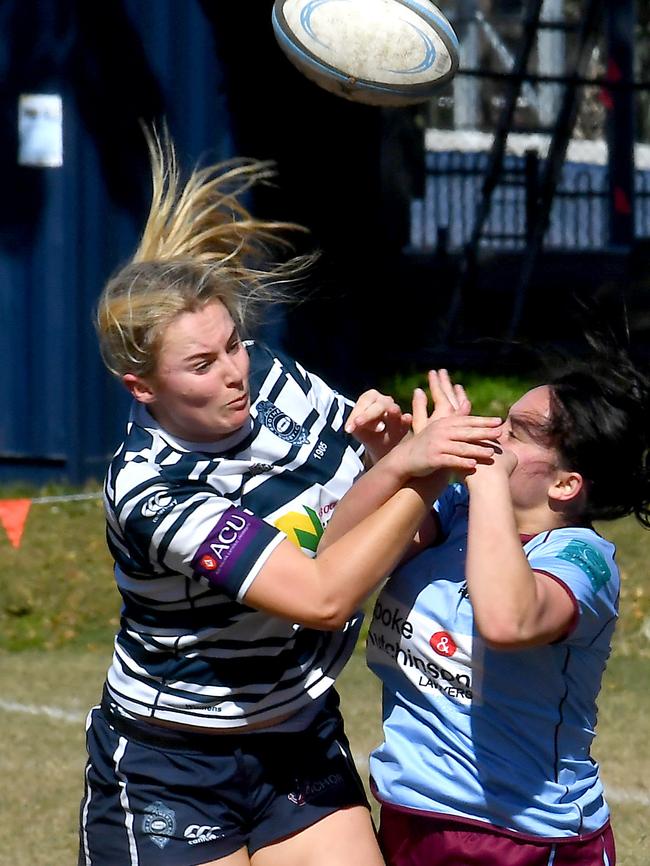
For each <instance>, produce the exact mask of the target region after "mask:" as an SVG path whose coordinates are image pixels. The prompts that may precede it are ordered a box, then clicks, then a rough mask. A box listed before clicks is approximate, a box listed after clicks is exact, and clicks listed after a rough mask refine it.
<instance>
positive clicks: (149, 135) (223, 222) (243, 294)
mask: <svg viewBox="0 0 650 866" xmlns="http://www.w3.org/2000/svg"><path fill="white" fill-rule="evenodd" d="M145 136H146V140H147V145H148V149H149V157H150V163H151V179H152V199H151V207H150V210H149V215H148V217H147V221H146V223H145V226H144V230H143V232H142V237H141V239H140V242H139V244H138V248H137V250H136V251H135V253H134V254H133V257H132V258H131V260H130V262H129V263H128V264H126V265H125V266H124V267H123V268H121V270H119V271H118V272H117V273H116V274H115V275H114V276H112V277H111V279H110V280H109V281H108V283H107V284H106V286H105V288H104V290H103V291H102V293H101V295H100V298H99V301H98V304H97V312H96V320H95V325H96V329H97V333H98V336H99V346H100V351H101V354H102V358H103V360H104V363H105V364H106V366H107V367H108V369H109V370H110V371H111V372H112V373H113V374H114V375H116V376H118V377H122V376H123V375H124V374H125V373H135V374H136V375H140V376H146V375H150V374H151V373H153V372H154V371H155V368H156V362H157V357H158V351H159V349H160V344H161V341H162V336H163V334H164V331H165V329H166V328H167V326H168V325H169V324H170V323H171V322H172V321H173V320H174V319H175V318H176V317H177V316H179V315H180V314H181V313H185V312H194V311H196V310H198V309H201V308H202V307H203V306H205V304H208V303H210V302H213V301H220V302H221V303H223V304H224V306H225V307H226V308H227V309H228V311H229V313H230V314H231V316H232V317H233V320H234V321H235V323H236V324H237V326H238V327H239V328H240V329H245V328H247V327H249V326H250V323H251V322H252V321H253V320H254V318H255V315H256V312H257V310H258V308H259V307H260V305H261V304H263V303H266V302H277V301H278V300H285V299H286V296H287V294H286V287H287V284H288V283H291V282H293V281H295V280H296V279H297V278H299V277H300V276H302V275H303V273H304V271H305V270H306V268H307V267H308V266H309V264H311V262H312V261H313V259H314V256H293V257H291V258H289V260H288V261H285V262H282V263H275V262H271V261H270V260H269V257H270V251H271V249H272V248H273V247H284V248H289V249H290V247H291V245H290V243H289V242H288V240H287V239H286V237H285V234H286V233H287V232H288V231H295V230H299V231H305V229H304V228H302V226H298V225H296V224H295V223H287V222H274V221H266V220H257V219H255V218H254V217H253V216H251V214H250V213H249V212H248V210H247V209H246V207H245V206H244V205H243V204H242V202H241V197H242V196H243V195H244V194H245V193H247V192H248V191H249V190H250V189H251V188H252V187H253V186H255V185H257V184H260V183H269V181H270V180H271V178H272V177H273V176H274V168H273V164H272V163H271V162H262V161H256V160H251V159H232V160H227V161H224V162H220V163H215V164H213V165H209V166H207V167H206V168H201V169H195V170H194V171H193V172H192V173H191V175H190V176H189V178H188V179H187V181H186V182H185V183H184V184H183V183H182V182H181V177H180V172H179V169H178V163H177V159H176V153H175V149H174V146H173V143H172V142H171V140H170V138H169V135H168V134H167V131H166V130H165V132H164V134H163V137H162V139H161V138H160V136H159V135H158V134H157V132H156V131H155V130H149V129H145Z"/></svg>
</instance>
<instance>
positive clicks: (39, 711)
mask: <svg viewBox="0 0 650 866" xmlns="http://www.w3.org/2000/svg"><path fill="white" fill-rule="evenodd" d="M0 710H5V711H6V712H8V713H25V714H26V715H29V716H48V717H49V718H50V719H58V720H59V721H61V722H74V723H75V724H79V723H80V722H83V720H84V719H85V717H86V716H85V714H84V713H70V712H68V711H67V710H62V709H60V708H59V707H44V706H31V705H30V704H19V703H16V702H15V701H4V700H2V698H0Z"/></svg>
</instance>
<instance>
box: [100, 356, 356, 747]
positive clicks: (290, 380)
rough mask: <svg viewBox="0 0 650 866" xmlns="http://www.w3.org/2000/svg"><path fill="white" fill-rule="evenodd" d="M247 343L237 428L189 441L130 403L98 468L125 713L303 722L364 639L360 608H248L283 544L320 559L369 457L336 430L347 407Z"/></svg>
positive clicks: (111, 684) (215, 722)
mask: <svg viewBox="0 0 650 866" xmlns="http://www.w3.org/2000/svg"><path fill="white" fill-rule="evenodd" d="M246 347H247V349H248V352H249V355H250V360H251V365H250V390H251V417H250V422H249V424H248V425H247V426H245V427H244V428H242V429H241V430H239V431H237V432H236V433H235V434H233V435H232V436H230V437H228V438H226V439H222V440H219V441H218V442H216V443H214V444H208V445H206V443H202V444H201V445H200V446H199V445H196V444H195V443H189V442H184V441H182V440H179V439H177V438H174V437H172V436H170V435H169V434H168V433H167V432H166V431H165V430H163V429H162V428H161V427H160V426H159V425H158V424H157V423H156V421H155V420H154V419H153V417H152V416H151V415H150V414H149V413H148V412H147V410H146V409H145V407H144V406H143V405H142V404H139V403H135V404H134V406H133V409H132V412H131V417H130V419H129V422H128V426H127V435H126V438H125V440H124V442H123V444H122V445H121V447H120V448H119V449H118V451H117V453H116V454H115V457H114V458H113V460H112V462H111V464H110V467H109V470H108V473H107V477H106V483H105V504H106V513H107V539H108V545H109V548H110V550H111V553H112V555H113V557H114V559H115V577H116V580H117V585H118V588H119V591H120V593H121V595H122V598H123V607H122V617H121V627H120V631H119V633H118V635H117V637H116V640H115V651H114V655H113V661H112V665H111V667H110V669H109V672H108V677H107V687H108V691H109V693H110V695H111V697H112V698H113V700H114V701H115V702H116V703H117V704H118V706H119V707H121V708H122V710H123V711H125V712H127V713H133V714H137V715H139V716H149V717H156V718H159V719H161V720H167V721H173V722H178V723H182V724H185V725H195V726H199V727H212V728H235V727H237V728H240V729H243V730H245V728H246V726H247V725H250V724H253V723H255V724H259V723H262V724H266V723H269V724H272V723H273V722H274V720H277V719H279V718H282V717H285V716H288V715H292V716H294V717H295V718H302V716H303V715H305V716H307V715H309V714H310V713H309V712H308V709H309V708H310V707H311V706H313V705H314V704H315V703H317V702H318V699H319V698H321V697H322V696H323V695H324V694H325V692H326V691H327V689H328V688H329V687H330V686H331V685H332V683H333V682H334V679H335V678H336V676H337V675H338V673H339V672H340V670H341V669H342V667H343V665H344V664H345V662H346V661H347V659H348V658H349V656H350V654H351V652H352V650H353V647H354V643H355V640H356V638H357V635H358V631H359V628H360V625H361V615H358V616H356V617H354V618H353V619H352V620H351V621H350V622H349V623H348V624H347V626H346V627H345V628H344V629H342V630H341V631H338V632H326V631H317V630H314V629H308V628H304V627H302V626H299V625H296V624H293V623H291V622H289V621H288V620H283V619H280V618H277V617H272V616H270V615H268V614H265V613H263V612H262V611H258V610H254V609H252V608H250V607H248V606H247V605H246V603H245V602H246V592H247V590H248V588H249V587H250V585H251V583H252V582H253V581H254V580H255V576H256V575H257V574H258V572H259V570H260V569H261V567H262V566H263V564H264V562H265V561H266V559H267V557H268V556H269V555H270V553H271V552H272V551H273V550H274V549H275V547H276V546H277V544H279V542H280V541H282V540H283V539H284V538H285V537H288V538H289V539H290V540H291V541H293V542H294V543H295V544H296V545H297V546H298V547H300V548H301V549H302V550H303V551H304V552H305V553H307V554H309V555H312V556H313V555H314V554H315V551H316V547H317V544H318V541H319V539H320V536H321V534H322V532H323V526H324V525H325V524H326V523H327V521H328V519H329V515H330V513H331V511H332V510H333V508H334V506H335V504H336V503H337V502H338V500H339V499H340V498H341V497H342V496H343V495H344V493H345V492H346V491H347V490H348V488H349V487H350V485H351V484H352V482H353V481H354V480H355V478H356V477H357V476H358V475H359V473H360V472H361V471H362V462H361V455H362V451H363V449H362V447H361V446H360V445H359V444H358V443H357V442H356V441H355V440H354V439H352V437H350V436H348V435H347V434H346V433H345V431H344V429H343V428H344V423H345V420H346V418H347V416H348V414H349V412H350V409H351V406H352V404H351V403H350V402H349V401H348V400H346V399H344V398H343V397H341V395H339V394H337V393H336V392H335V391H333V390H332V389H331V388H329V387H328V386H327V385H326V384H325V383H324V382H323V381H322V380H321V379H320V378H318V377H317V376H314V375H311V374H310V373H308V372H306V371H305V370H304V369H303V368H302V367H301V366H300V365H298V364H296V363H295V362H294V361H292V360H290V359H288V358H286V357H283V356H280V355H279V354H278V353H271V352H270V351H269V350H268V349H267V348H265V347H263V346H261V345H259V344H255V343H253V342H248V343H246ZM301 711H305V712H304V713H302V712H301ZM296 714H300V715H299V716H298V715H296Z"/></svg>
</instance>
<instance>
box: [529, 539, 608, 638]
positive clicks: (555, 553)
mask: <svg viewBox="0 0 650 866" xmlns="http://www.w3.org/2000/svg"><path fill="white" fill-rule="evenodd" d="M526 555H527V557H528V563H529V565H530V567H531V568H532V569H533V570H534V571H538V572H542V573H544V574H548V575H550V576H551V577H553V578H555V580H557V581H559V582H560V583H561V584H563V586H565V588H566V589H567V590H568V592H569V593H570V595H571V596H572V597H573V598H574V600H575V602H576V604H577V607H578V621H577V623H576V626H575V629H574V630H573V631H572V633H571V635H570V640H571V641H574V642H583V641H584V642H587V643H588V642H589V641H590V640H591V639H592V638H593V637H594V635H596V634H597V633H598V631H599V630H600V629H601V628H602V627H603V624H604V623H605V622H607V621H609V620H611V619H615V618H616V616H617V609H618V595H619V585H620V577H619V571H618V567H617V565H616V562H615V560H614V547H613V545H611V544H610V543H609V542H607V541H605V540H604V539H602V538H600V536H598V535H597V534H596V533H595V532H592V531H591V530H586V531H585V534H584V535H573V536H572V535H571V534H570V532H569V531H567V530H558V531H556V532H551V533H548V534H547V537H546V538H541V537H540V536H537V537H536V538H535V539H533V540H532V541H530V542H529V543H528V544H527V545H526Z"/></svg>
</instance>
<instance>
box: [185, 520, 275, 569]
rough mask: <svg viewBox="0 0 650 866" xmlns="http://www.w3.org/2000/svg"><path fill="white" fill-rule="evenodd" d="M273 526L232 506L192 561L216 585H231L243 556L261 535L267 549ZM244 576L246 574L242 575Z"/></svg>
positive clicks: (194, 567) (195, 567) (193, 565)
mask: <svg viewBox="0 0 650 866" xmlns="http://www.w3.org/2000/svg"><path fill="white" fill-rule="evenodd" d="M269 530H271V531H272V527H270V526H269V525H268V524H267V523H265V522H264V521H263V520H260V518H259V517H255V515H254V514H248V513H247V512H246V511H242V510H241V509H239V508H235V507H231V508H228V509H227V511H225V512H224V513H223V514H222V515H221V517H220V518H219V520H218V521H217V523H216V525H215V526H214V529H213V530H212V531H211V532H210V534H209V535H208V537H207V538H206V539H205V541H204V542H203V543H202V544H201V546H200V547H199V549H198V550H197V552H196V555H195V557H194V559H193V560H192V568H193V569H194V571H195V572H196V573H197V574H200V575H202V576H203V577H207V578H208V580H209V581H210V583H213V584H216V585H223V584H229V583H230V582H231V581H232V579H233V577H236V575H235V571H236V569H237V564H238V563H239V561H240V560H241V558H242V555H243V554H244V553H245V552H246V551H247V550H248V549H249V548H250V546H251V544H254V543H255V541H256V540H258V539H259V540H260V541H261V540H262V539H260V536H262V538H263V539H264V544H263V545H262V546H265V544H266V540H267V538H268V533H269ZM242 577H243V575H242Z"/></svg>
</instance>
